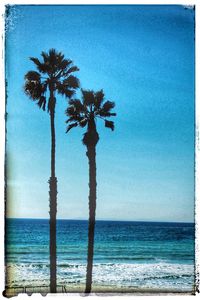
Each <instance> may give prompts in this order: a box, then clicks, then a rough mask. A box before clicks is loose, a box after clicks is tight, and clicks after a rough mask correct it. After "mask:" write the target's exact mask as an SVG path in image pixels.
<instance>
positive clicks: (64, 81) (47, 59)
mask: <svg viewBox="0 0 200 300" xmlns="http://www.w3.org/2000/svg"><path fill="white" fill-rule="evenodd" d="M41 56H42V61H40V60H39V59H37V58H34V57H30V60H31V61H32V62H33V63H34V64H35V66H36V68H37V70H38V72H36V71H29V72H28V73H27V74H26V75H25V86H24V91H25V93H26V94H27V95H28V96H29V97H30V98H31V99H32V100H33V101H35V102H36V104H37V105H38V106H39V108H42V109H43V110H44V111H45V110H46V98H47V97H48V105H47V111H48V113H49V115H50V125H51V177H50V179H49V181H48V182H49V202H50V203H49V206H50V211H49V214H50V241H49V248H50V292H51V293H56V213H57V178H56V175H55V124H54V115H55V106H56V98H55V95H56V93H58V94H61V95H63V96H65V97H67V98H71V97H72V96H73V95H74V93H75V90H76V89H77V88H78V87H79V80H78V79H77V78H76V77H75V76H73V75H72V73H73V72H75V71H78V70H79V69H78V68H77V67H76V66H74V65H73V62H72V61H71V60H70V59H65V58H64V55H63V54H62V53H61V52H57V51H56V50H55V49H50V50H49V52H48V53H46V52H42V53H41Z"/></svg>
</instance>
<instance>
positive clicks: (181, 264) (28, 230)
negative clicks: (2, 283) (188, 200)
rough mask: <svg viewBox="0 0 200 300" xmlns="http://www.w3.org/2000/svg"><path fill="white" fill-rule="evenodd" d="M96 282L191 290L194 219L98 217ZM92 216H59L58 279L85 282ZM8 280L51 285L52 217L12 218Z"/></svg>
mask: <svg viewBox="0 0 200 300" xmlns="http://www.w3.org/2000/svg"><path fill="white" fill-rule="evenodd" d="M94 253H95V254H94V268H93V280H94V284H96V285H100V286H113V287H127V288H129V287H132V288H134V287H135V288H141V289H142V288H157V289H159V288H160V289H162V288H167V289H169V290H170V289H173V290H174V289H176V290H179V291H192V289H193V285H194V224H192V223H158V222H156V223H152V222H122V221H97V222H96V232H95V250H94ZM86 261H87V221H75V220H58V221H57V264H58V267H57V273H58V275H57V277H58V284H62V285H68V286H69V285H73V284H74V285H78V284H84V283H85V272H86ZM6 266H7V285H8V286H10V287H11V286H19V285H23V286H26V285H29V286H30V285H31V286H34V285H35V286H37V285H48V284H49V221H48V220H42V219H40V220H39V219H7V221H6Z"/></svg>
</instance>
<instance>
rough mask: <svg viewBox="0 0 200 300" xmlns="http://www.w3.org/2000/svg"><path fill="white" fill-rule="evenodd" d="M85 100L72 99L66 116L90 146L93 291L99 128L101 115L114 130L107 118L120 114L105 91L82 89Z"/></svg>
mask: <svg viewBox="0 0 200 300" xmlns="http://www.w3.org/2000/svg"><path fill="white" fill-rule="evenodd" d="M81 92H82V100H78V99H73V100H72V99H71V100H69V107H68V108H67V110H66V115H67V116H68V117H69V118H68V120H67V121H66V123H69V125H68V127H67V132H68V131H69V130H71V129H72V128H73V127H77V126H80V127H85V126H86V125H87V132H86V133H85V134H84V135H83V139H82V142H83V144H84V145H85V146H86V147H87V152H86V155H87V157H88V161H89V190H90V191H89V225H88V258H87V274H86V288H85V293H90V292H91V287H92V267H93V254H94V231H95V214H96V186H97V183H96V145H97V143H98V141H99V134H98V132H97V130H96V121H97V118H99V119H102V120H103V121H104V122H105V127H108V128H110V129H111V130H114V122H113V121H108V120H107V118H109V117H112V116H116V113H113V112H111V110H112V109H113V108H114V106H115V103H114V102H111V101H105V99H104V92H103V90H101V91H98V92H96V93H95V92H94V91H87V90H81Z"/></svg>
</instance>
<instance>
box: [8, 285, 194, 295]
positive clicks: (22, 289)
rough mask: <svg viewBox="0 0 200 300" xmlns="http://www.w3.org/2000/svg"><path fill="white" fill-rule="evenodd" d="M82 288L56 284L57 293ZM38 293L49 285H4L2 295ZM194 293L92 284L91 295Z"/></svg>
mask: <svg viewBox="0 0 200 300" xmlns="http://www.w3.org/2000/svg"><path fill="white" fill-rule="evenodd" d="M84 289H85V285H84V284H80V285H74V286H70V287H67V286H66V285H58V286H57V294H73V295H75V294H77V295H80V296H81V295H82V296H83V295H84V294H85V293H84ZM35 293H39V294H41V295H43V296H45V295H47V294H48V293H49V286H42V285H41V286H35V287H31V286H15V287H6V288H5V290H4V292H3V295H4V296H5V297H14V296H17V295H19V294H28V295H31V294H35ZM107 294H108V295H109V296H111V295H113V296H117V295H119V296H120V295H121V296H122V295H123V296H124V295H127V296H128V295H130V296H131V295H133V294H134V295H135V296H139V295H157V296H159V295H195V287H193V289H191V290H189V289H185V290H179V289H178V288H177V289H174V288H172V289H169V288H151V287H149V288H147V287H145V288H140V287H114V286H101V285H94V286H93V288H92V292H91V295H93V296H94V295H96V296H100V295H104V296H106V295H107Z"/></svg>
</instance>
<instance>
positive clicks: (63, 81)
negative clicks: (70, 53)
mask: <svg viewBox="0 0 200 300" xmlns="http://www.w3.org/2000/svg"><path fill="white" fill-rule="evenodd" d="M41 56H42V61H40V60H39V59H38V58H34V57H30V60H31V61H33V62H34V63H35V65H36V67H37V70H38V71H39V72H36V71H29V72H28V73H27V74H26V75H25V86H24V90H25V93H26V94H27V95H28V96H29V97H30V98H31V99H32V100H34V101H37V102H36V103H37V104H38V106H39V108H42V109H43V110H45V109H46V94H47V92H48V88H49V91H52V92H55V91H57V93H58V94H61V95H64V96H66V97H68V98H71V97H72V96H73V95H74V93H75V89H76V88H78V87H79V80H78V79H77V78H76V77H75V76H73V75H71V73H73V72H75V71H78V70H79V69H78V68H77V67H76V66H74V65H73V62H72V61H71V60H70V59H65V58H64V55H63V54H62V53H61V52H57V51H56V50H55V49H50V50H49V52H48V53H46V52H42V53H41ZM54 107H55V98H54V99H53V97H51V95H50V98H49V101H48V112H50V110H51V108H54Z"/></svg>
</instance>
